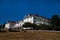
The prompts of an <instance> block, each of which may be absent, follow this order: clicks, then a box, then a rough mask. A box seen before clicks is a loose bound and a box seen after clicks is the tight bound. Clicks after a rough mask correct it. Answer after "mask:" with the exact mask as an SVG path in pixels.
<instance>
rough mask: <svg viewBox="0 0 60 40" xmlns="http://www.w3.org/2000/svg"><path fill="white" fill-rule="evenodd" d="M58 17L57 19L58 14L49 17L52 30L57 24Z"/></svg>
mask: <svg viewBox="0 0 60 40" xmlns="http://www.w3.org/2000/svg"><path fill="white" fill-rule="evenodd" d="M58 19H59V16H58V15H53V16H52V18H51V24H52V28H53V30H55V29H56V27H57V26H58V25H57V21H58Z"/></svg>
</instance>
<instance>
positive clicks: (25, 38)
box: [0, 31, 60, 40]
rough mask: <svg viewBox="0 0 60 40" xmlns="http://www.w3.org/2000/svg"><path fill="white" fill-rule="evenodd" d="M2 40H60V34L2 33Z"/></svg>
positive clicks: (0, 39) (33, 32) (39, 32)
mask: <svg viewBox="0 0 60 40" xmlns="http://www.w3.org/2000/svg"><path fill="white" fill-rule="evenodd" d="M0 40H60V32H49V31H27V32H23V31H21V32H0Z"/></svg>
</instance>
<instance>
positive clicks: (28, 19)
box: [23, 16, 33, 23]
mask: <svg viewBox="0 0 60 40" xmlns="http://www.w3.org/2000/svg"><path fill="white" fill-rule="evenodd" d="M23 22H30V23H33V16H32V17H28V18H25V19H24V20H23Z"/></svg>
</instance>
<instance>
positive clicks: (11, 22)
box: [7, 21, 16, 24]
mask: <svg viewBox="0 0 60 40" xmlns="http://www.w3.org/2000/svg"><path fill="white" fill-rule="evenodd" d="M7 23H10V24H16V22H14V21H8V22H7Z"/></svg>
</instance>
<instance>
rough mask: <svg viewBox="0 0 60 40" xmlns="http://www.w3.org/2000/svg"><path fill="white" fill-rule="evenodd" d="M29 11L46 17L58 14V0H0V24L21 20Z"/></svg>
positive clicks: (59, 0) (59, 7) (59, 13)
mask: <svg viewBox="0 0 60 40" xmlns="http://www.w3.org/2000/svg"><path fill="white" fill-rule="evenodd" d="M30 13H31V14H38V15H40V16H44V17H46V18H50V17H51V16H52V15H54V14H57V15H59V16H60V0H0V24H2V23H4V22H6V21H9V20H11V21H16V20H22V19H23V17H24V15H25V14H30Z"/></svg>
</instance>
